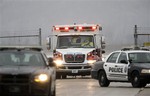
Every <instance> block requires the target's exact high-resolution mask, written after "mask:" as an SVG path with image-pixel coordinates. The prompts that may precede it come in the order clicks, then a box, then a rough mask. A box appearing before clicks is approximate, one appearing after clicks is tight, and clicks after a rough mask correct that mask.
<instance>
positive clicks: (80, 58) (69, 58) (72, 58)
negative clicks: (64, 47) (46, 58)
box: [64, 54, 85, 63]
mask: <svg viewBox="0 0 150 96" xmlns="http://www.w3.org/2000/svg"><path fill="white" fill-rule="evenodd" d="M64 58H65V62H66V63H83V62H84V60H85V55H84V54H65V55H64Z"/></svg>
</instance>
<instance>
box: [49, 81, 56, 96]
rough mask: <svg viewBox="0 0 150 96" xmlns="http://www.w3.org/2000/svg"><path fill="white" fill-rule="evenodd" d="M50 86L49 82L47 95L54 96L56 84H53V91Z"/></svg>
mask: <svg viewBox="0 0 150 96" xmlns="http://www.w3.org/2000/svg"><path fill="white" fill-rule="evenodd" d="M51 86H52V84H51V83H50V86H49V93H48V96H56V85H55V86H54V90H53V91H52V90H51Z"/></svg>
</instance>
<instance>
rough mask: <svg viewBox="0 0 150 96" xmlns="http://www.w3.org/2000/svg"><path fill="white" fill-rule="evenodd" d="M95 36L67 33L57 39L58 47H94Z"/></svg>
mask: <svg viewBox="0 0 150 96" xmlns="http://www.w3.org/2000/svg"><path fill="white" fill-rule="evenodd" d="M94 47H95V45H94V38H93V36H89V35H67V36H59V37H58V41H57V48H58V49H65V48H94Z"/></svg>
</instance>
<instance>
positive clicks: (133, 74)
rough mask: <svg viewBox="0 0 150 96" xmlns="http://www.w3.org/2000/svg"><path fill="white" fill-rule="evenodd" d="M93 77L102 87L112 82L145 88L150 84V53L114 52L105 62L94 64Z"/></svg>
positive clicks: (133, 51) (135, 51)
mask: <svg viewBox="0 0 150 96" xmlns="http://www.w3.org/2000/svg"><path fill="white" fill-rule="evenodd" d="M91 76H92V78H94V79H97V80H98V81H99V85H100V86H101V87H108V86H109V84H110V82H131V84H132V86H133V87H137V88H138V87H145V86H146V85H147V84H148V83H150V51H144V50H120V51H114V52H112V53H110V54H109V55H108V56H107V57H106V59H105V61H99V62H96V63H94V65H93V67H92V70H91Z"/></svg>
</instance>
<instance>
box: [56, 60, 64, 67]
mask: <svg viewBox="0 0 150 96" xmlns="http://www.w3.org/2000/svg"><path fill="white" fill-rule="evenodd" d="M54 63H55V64H56V66H61V65H62V64H63V61H62V60H54Z"/></svg>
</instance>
